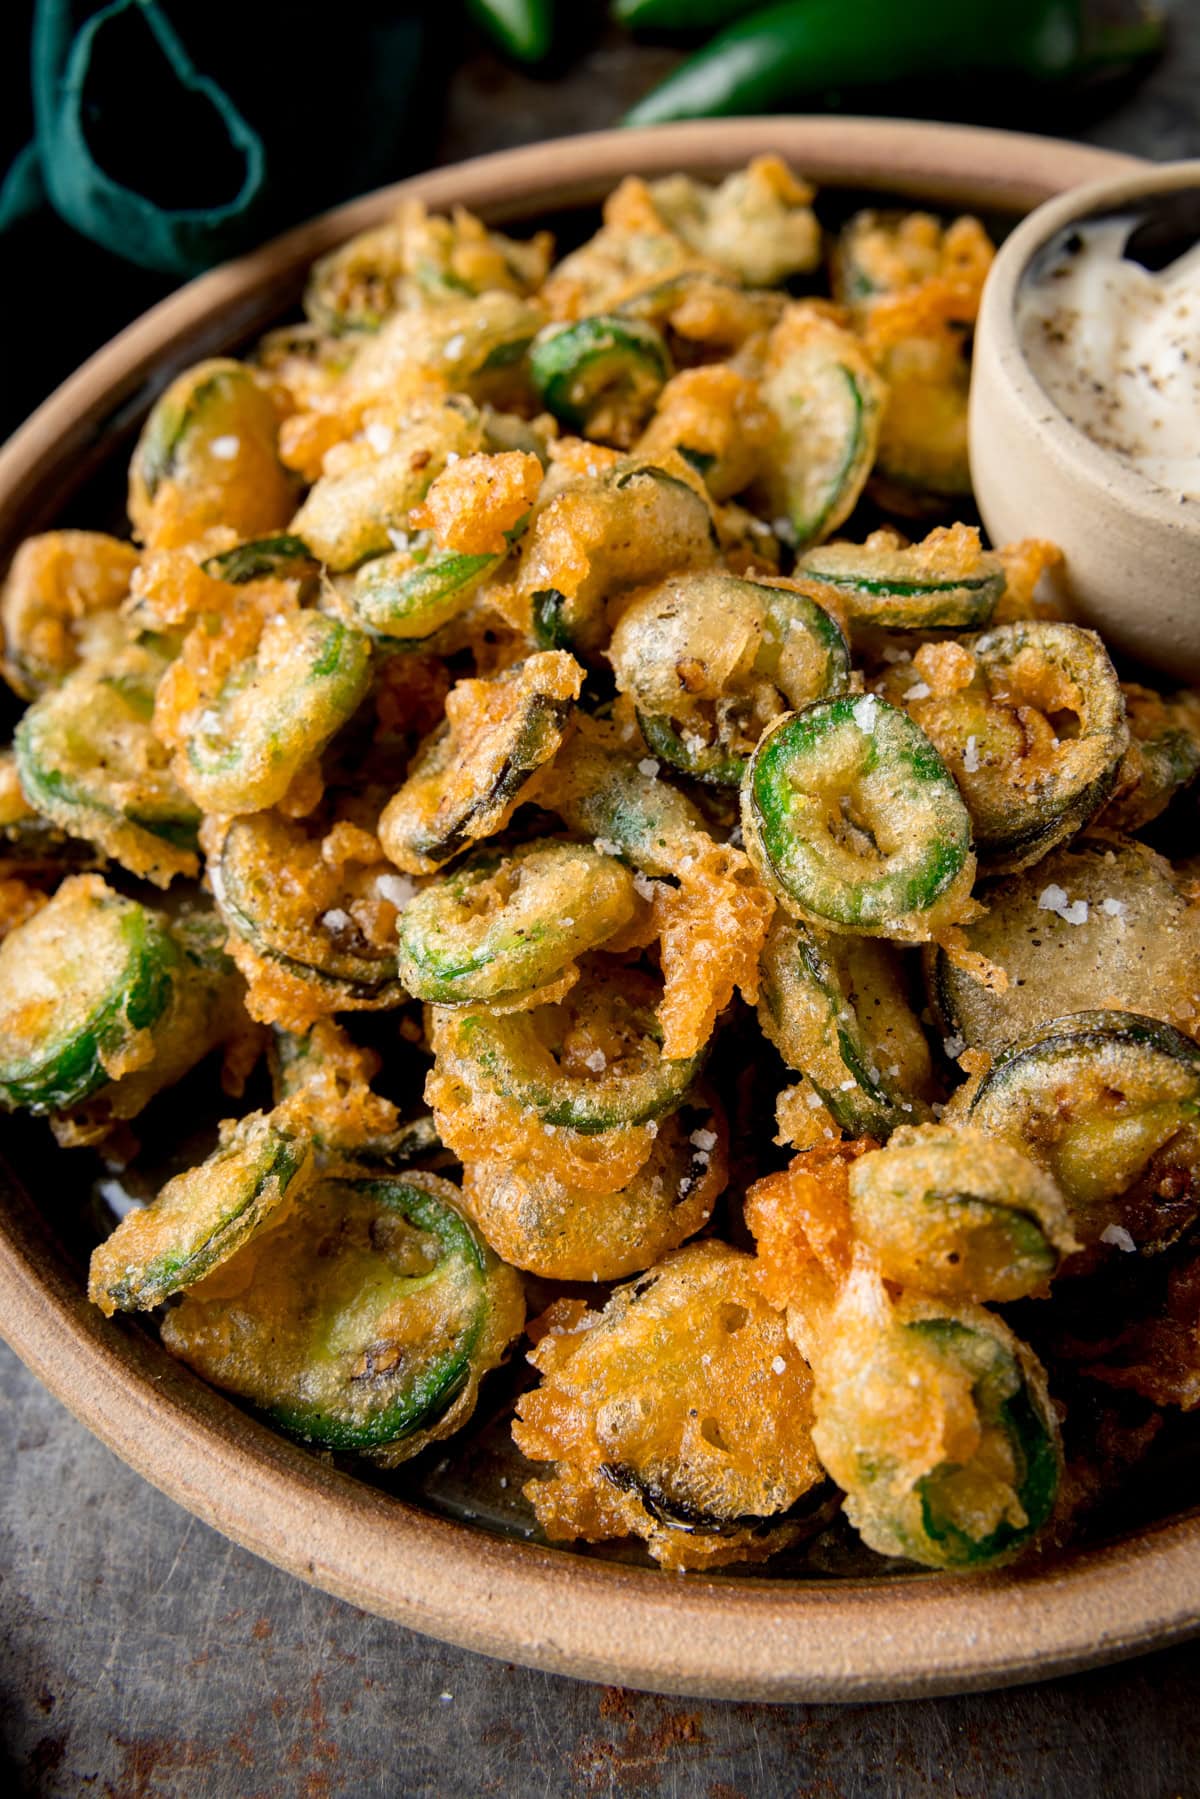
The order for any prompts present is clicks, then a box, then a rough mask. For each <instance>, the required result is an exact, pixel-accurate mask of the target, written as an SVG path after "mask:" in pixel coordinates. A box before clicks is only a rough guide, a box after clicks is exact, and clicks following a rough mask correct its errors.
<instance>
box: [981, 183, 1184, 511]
mask: <svg viewBox="0 0 1200 1799" xmlns="http://www.w3.org/2000/svg"><path fill="white" fill-rule="evenodd" d="M1139 222H1140V221H1139V220H1138V219H1137V218H1118V219H1098V220H1094V221H1092V222H1089V223H1086V224H1081V225H1074V226H1071V227H1069V228H1068V229H1067V230H1065V231H1062V232H1060V233H1059V235H1058V236H1057V237H1056V238H1054V239H1052V240H1051V242H1050V243H1049V244H1048V245H1047V246H1046V248H1045V249H1044V250H1043V251H1042V253H1041V254H1040V255H1039V256H1038V257H1037V259H1036V260H1035V262H1034V263H1033V264H1032V265H1031V267H1030V270H1029V272H1028V274H1027V275H1026V276H1025V279H1024V281H1023V282H1022V283H1021V287H1020V290H1019V292H1018V295H1017V316H1016V323H1017V332H1018V335H1019V337H1020V341H1021V347H1022V349H1023V350H1024V352H1025V356H1026V359H1027V360H1028V362H1029V366H1030V368H1031V369H1032V370H1033V372H1034V374H1035V375H1036V376H1037V378H1038V380H1039V382H1040V383H1041V385H1042V386H1043V387H1044V388H1045V390H1046V392H1047V394H1049V396H1050V398H1051V399H1052V400H1053V401H1054V403H1055V405H1056V406H1057V407H1058V408H1059V410H1060V411H1061V412H1064V413H1065V414H1066V416H1067V418H1069V419H1070V421H1071V423H1072V424H1073V425H1077V426H1078V428H1079V429H1080V430H1081V431H1083V432H1084V433H1085V434H1086V435H1087V436H1088V437H1090V438H1091V439H1092V441H1093V443H1097V444H1099V445H1100V446H1101V447H1102V448H1103V449H1106V450H1115V451H1116V453H1117V454H1118V455H1119V456H1122V457H1124V458H1125V459H1126V460H1127V461H1128V462H1131V463H1132V464H1133V465H1134V466H1135V467H1136V468H1138V469H1139V470H1140V471H1141V473H1142V474H1144V475H1146V476H1147V477H1148V479H1150V480H1151V481H1154V482H1156V483H1157V484H1158V486H1159V487H1162V488H1164V489H1165V490H1166V491H1167V492H1168V493H1172V494H1175V495H1177V496H1178V497H1179V498H1180V499H1185V498H1186V499H1189V500H1200V244H1197V245H1194V246H1193V248H1192V249H1190V250H1188V251H1187V252H1186V254H1185V255H1183V256H1180V257H1179V258H1178V259H1177V260H1176V261H1175V262H1173V263H1171V264H1169V266H1168V267H1167V268H1165V269H1162V270H1161V271H1159V272H1158V273H1157V274H1154V273H1152V272H1151V271H1150V270H1149V269H1144V268H1143V267H1142V266H1141V264H1140V263H1136V262H1130V261H1127V260H1126V259H1125V258H1124V257H1123V256H1122V254H1121V252H1122V251H1123V249H1124V247H1125V242H1126V239H1127V238H1128V237H1129V234H1130V232H1131V231H1132V230H1133V229H1134V228H1135V226H1136V225H1137V224H1138V223H1139Z"/></svg>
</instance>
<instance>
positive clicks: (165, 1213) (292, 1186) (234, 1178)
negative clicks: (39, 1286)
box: [88, 1112, 313, 1318]
mask: <svg viewBox="0 0 1200 1799" xmlns="http://www.w3.org/2000/svg"><path fill="white" fill-rule="evenodd" d="M312 1174H313V1162H312V1143H311V1140H310V1139H309V1138H308V1137H307V1136H305V1135H304V1134H303V1133H297V1132H296V1131H295V1130H294V1129H292V1128H290V1127H289V1125H288V1123H287V1121H286V1119H285V1118H283V1117H282V1116H277V1115H276V1114H273V1113H269V1114H268V1113H262V1112H252V1113H251V1114H250V1116H249V1117H247V1118H243V1119H241V1120H239V1121H238V1122H236V1123H234V1122H229V1123H227V1124H225V1125H224V1126H223V1127H222V1135H221V1143H220V1146H219V1148H217V1149H216V1150H214V1151H213V1153H212V1155H211V1156H209V1157H208V1159H207V1160H206V1161H204V1162H201V1164H200V1166H199V1167H198V1168H189V1169H188V1170H187V1171H186V1172H185V1173H183V1174H177V1175H176V1176H175V1178H174V1180H171V1181H168V1182H167V1184H166V1186H165V1187H164V1188H163V1190H162V1192H161V1193H160V1194H159V1195H158V1197H157V1199H155V1200H153V1201H152V1202H151V1203H150V1205H148V1206H143V1207H141V1208H140V1209H139V1210H137V1211H133V1212H128V1213H126V1215H125V1217H124V1218H123V1219H122V1220H121V1222H120V1224H119V1225H118V1226H117V1228H116V1230H115V1231H114V1232H113V1233H112V1235H111V1237H108V1238H107V1239H106V1240H105V1241H104V1242H103V1243H102V1244H101V1245H100V1246H99V1248H98V1249H96V1250H94V1251H93V1252H92V1262H91V1271H90V1275H89V1280H88V1297H89V1299H91V1301H92V1303H93V1304H94V1305H98V1306H99V1307H100V1310H101V1311H102V1312H103V1313H104V1314H105V1316H106V1317H108V1318H111V1317H112V1315H113V1313H114V1312H116V1311H123V1312H133V1311H140V1312H148V1311H152V1310H153V1309H154V1307H155V1306H159V1305H161V1304H162V1303H163V1301H164V1300H166V1299H169V1298H170V1297H171V1295H172V1294H173V1293H181V1292H183V1291H184V1290H185V1289H186V1288H188V1287H192V1286H194V1285H195V1284H196V1282H197V1281H199V1280H201V1279H202V1278H203V1277H204V1276H205V1275H206V1274H209V1273H211V1272H212V1270H213V1269H214V1268H217V1267H219V1266H220V1264H221V1263H222V1262H225V1261H228V1259H229V1257H230V1256H232V1255H233V1254H234V1252H235V1251H236V1250H238V1249H240V1248H241V1246H242V1245H243V1244H244V1243H247V1242H249V1241H250V1239H251V1238H252V1237H253V1236H254V1234H255V1233H256V1232H257V1231H259V1230H261V1228H262V1227H263V1225H264V1224H265V1223H266V1222H267V1221H268V1220H269V1219H270V1217H271V1215H272V1214H273V1213H274V1212H275V1211H276V1209H277V1208H278V1207H279V1206H281V1205H282V1204H283V1202H284V1200H285V1199H288V1198H289V1197H291V1198H294V1197H295V1195H296V1194H297V1193H299V1192H300V1191H301V1189H302V1188H303V1187H304V1186H305V1185H306V1184H307V1183H308V1182H309V1181H310V1180H311V1179H312Z"/></svg>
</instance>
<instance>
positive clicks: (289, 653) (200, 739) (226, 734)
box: [180, 612, 371, 813]
mask: <svg viewBox="0 0 1200 1799" xmlns="http://www.w3.org/2000/svg"><path fill="white" fill-rule="evenodd" d="M370 664H371V649H370V644H369V643H368V641H367V639H366V638H365V637H364V636H363V634H362V632H361V631H353V630H351V629H350V628H349V627H348V626H346V625H343V624H340V623H339V622H338V620H336V619H332V618H328V617H326V615H325V614H324V613H322V612H291V613H281V614H280V615H279V616H278V617H277V618H273V619H271V620H270V621H269V623H268V624H267V627H266V630H265V631H264V632H263V634H262V639H261V641H260V643H259V647H258V652H257V654H256V655H255V656H254V657H252V658H251V659H250V660H249V661H248V662H244V663H242V664H241V666H240V667H239V668H237V669H236V670H235V671H234V673H233V674H232V675H231V676H230V677H229V679H228V680H227V681H226V682H225V684H224V686H223V688H222V689H221V692H220V693H219V694H218V695H217V696H216V698H215V700H214V703H213V704H212V705H211V706H210V707H208V708H206V709H205V711H204V712H203V713H202V714H201V715H200V718H199V719H198V720H197V721H196V723H195V725H194V727H193V729H192V731H191V732H190V734H189V736H188V740H187V748H186V752H185V754H184V756H183V757H182V758H181V759H180V778H181V779H182V780H183V782H184V784H185V785H186V787H187V789H188V792H189V793H190V794H191V795H192V797H193V798H194V799H195V800H196V801H197V802H198V803H199V804H200V805H202V806H204V807H205V808H206V809H207V810H208V811H210V812H216V813H230V812H233V813H237V812H259V811H262V810H264V809H265V808H266V807H268V806H274V805H277V804H278V802H279V801H280V800H281V799H282V798H283V796H284V794H285V793H286V792H287V790H288V788H289V787H290V786H291V783H292V780H293V778H294V776H295V775H296V774H298V773H299V771H300V769H301V768H302V767H303V765H304V764H305V763H306V762H308V761H309V760H311V759H312V758H313V757H315V756H316V755H318V754H319V753H320V751H321V750H322V749H324V747H325V745H326V744H327V743H328V742H329V739H330V738H331V737H332V736H333V734H334V732H335V731H337V729H338V727H339V726H340V725H342V724H344V723H345V721H346V720H347V719H348V718H349V717H350V715H351V714H352V713H353V711H354V710H355V708H356V707H357V705H358V703H359V701H360V700H361V699H362V698H363V696H364V694H365V693H366V691H367V684H368V681H369V679H370Z"/></svg>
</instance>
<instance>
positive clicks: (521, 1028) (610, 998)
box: [448, 971, 704, 1136]
mask: <svg viewBox="0 0 1200 1799" xmlns="http://www.w3.org/2000/svg"><path fill="white" fill-rule="evenodd" d="M654 999H655V996H654V995H653V993H652V992H651V991H650V988H649V984H648V983H646V982H645V980H644V979H639V978H638V977H637V976H636V975H633V974H631V973H630V972H629V971H622V974H621V977H620V984H619V986H618V984H617V982H616V981H613V980H611V979H609V980H605V979H603V978H601V977H599V976H596V975H595V974H593V976H592V978H591V979H589V980H586V981H583V982H581V983H580V985H579V986H578V987H575V988H573V989H572V991H571V992H570V993H569V994H568V995H567V996H566V998H565V1000H564V1001H563V1002H562V1003H561V1004H560V1005H558V1006H539V1007H537V1008H536V1010H535V1011H533V1012H517V1013H512V1014H508V1015H504V1016H489V1015H487V1014H485V1013H482V1012H470V1011H469V1012H467V1013H465V1014H462V1015H459V1014H456V1015H454V1017H453V1019H452V1020H451V1021H450V1022H449V1027H448V1028H449V1029H450V1031H452V1033H453V1041H454V1054H455V1056H456V1057H457V1059H458V1062H459V1065H460V1067H462V1068H463V1069H464V1070H466V1071H467V1072H468V1078H470V1079H471V1080H472V1082H473V1084H474V1083H479V1084H482V1085H483V1086H485V1087H491V1088H492V1089H493V1090H494V1091H495V1092H497V1093H499V1094H501V1095H502V1096H503V1097H504V1098H505V1099H510V1100H512V1101H513V1102H514V1103H515V1104H517V1105H518V1106H520V1107H522V1108H526V1107H527V1108H529V1109H530V1110H531V1111H532V1112H533V1113H534V1114H535V1115H536V1116H537V1117H538V1118H539V1119H540V1120H541V1121H542V1123H543V1124H552V1125H565V1126H566V1127H567V1128H568V1129H570V1130H573V1131H579V1132H580V1133H581V1134H582V1135H584V1136H593V1135H595V1134H596V1133H598V1132H601V1131H610V1130H613V1129H615V1128H617V1127H619V1126H623V1125H637V1124H646V1123H648V1122H649V1121H651V1120H653V1119H656V1118H661V1117H663V1116H664V1115H665V1114H666V1113H668V1112H671V1111H674V1110H675V1108H676V1107H677V1106H678V1105H679V1103H680V1101H681V1100H682V1098H683V1095H684V1094H685V1093H686V1092H687V1089H688V1088H689V1086H690V1085H691V1083H692V1081H693V1080H694V1078H695V1076H696V1073H697V1071H698V1069H699V1067H700V1065H701V1063H702V1062H703V1060H704V1051H700V1052H698V1053H697V1054H696V1055H694V1056H688V1057H685V1058H681V1059H680V1060H677V1061H668V1060H667V1059H666V1058H665V1057H664V1056H663V1054H662V1051H661V1050H660V1048H659V1041H660V1035H661V1033H660V1031H659V1027H658V1022H657V1019H656V1018H655V1013H654Z"/></svg>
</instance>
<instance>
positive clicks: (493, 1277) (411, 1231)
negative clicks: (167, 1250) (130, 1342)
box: [163, 1171, 525, 1467]
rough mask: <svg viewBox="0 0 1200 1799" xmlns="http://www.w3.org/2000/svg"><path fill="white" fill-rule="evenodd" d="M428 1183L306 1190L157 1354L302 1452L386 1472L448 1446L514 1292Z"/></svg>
mask: <svg viewBox="0 0 1200 1799" xmlns="http://www.w3.org/2000/svg"><path fill="white" fill-rule="evenodd" d="M458 1203H459V1199H458V1193H457V1189H456V1188H454V1187H453V1186H451V1184H450V1182H449V1181H444V1180H439V1179H438V1177H437V1176H436V1175H431V1174H418V1173H408V1174H405V1175H403V1176H400V1175H365V1174H359V1173H355V1172H353V1171H348V1172H347V1173H346V1174H345V1175H344V1176H342V1177H341V1178H334V1177H332V1176H330V1177H327V1178H325V1179H323V1180H320V1181H318V1182H317V1183H316V1184H315V1185H314V1186H311V1187H309V1188H308V1190H307V1191H306V1192H305V1193H304V1194H303V1195H302V1196H301V1197H300V1200H299V1203H298V1204H297V1205H296V1207H295V1208H293V1209H291V1210H290V1211H289V1213H288V1216H287V1218H286V1220H285V1221H284V1222H283V1223H282V1224H281V1225H279V1226H278V1228H276V1229H273V1230H271V1231H270V1232H269V1233H268V1234H267V1235H266V1236H265V1237H264V1236H259V1237H258V1238H256V1239H252V1240H251V1241H250V1242H249V1243H248V1244H246V1245H245V1246H244V1247H243V1249H242V1250H241V1252H240V1254H239V1255H237V1256H235V1257H234V1258H233V1259H232V1261H230V1262H228V1263H227V1264H226V1265H225V1266H224V1268H222V1269H221V1270H220V1271H219V1273H218V1274H217V1275H216V1276H215V1277H210V1278H209V1279H208V1280H207V1281H205V1282H204V1283H203V1284H202V1285H201V1286H199V1287H198V1288H197V1289H195V1290H194V1291H193V1292H191V1293H189V1294H188V1295H187V1296H186V1298H185V1299H184V1300H183V1302H182V1304H181V1305H179V1306H177V1307H176V1308H175V1309H174V1310H173V1311H171V1312H170V1313H168V1315H167V1317H166V1318H165V1319H164V1321H163V1341H164V1342H165V1343H166V1345H167V1347H168V1348H169V1349H170V1350H171V1351H172V1352H173V1353H174V1354H175V1355H177V1356H179V1357H180V1358H181V1359H182V1360H183V1361H185V1362H187V1363H188V1364H189V1365H190V1366H191V1367H193V1368H195V1369H196V1371H197V1373H199V1374H202V1375H203V1376H204V1377H205V1379H206V1380H210V1381H212V1382H213V1384H214V1385H215V1386H218V1387H224V1388H226V1389H227V1390H228V1391H230V1392H232V1393H236V1394H238V1395H239V1396H240V1397H241V1398H243V1399H247V1400H249V1401H250V1403H251V1404H252V1405H254V1406H255V1407H256V1408H257V1409H258V1410H259V1411H261V1412H263V1413H264V1414H265V1415H266V1416H267V1417H268V1418H270V1419H271V1420H272V1421H273V1422H274V1423H276V1424H278V1425H280V1426H281V1428H282V1429H284V1430H286V1431H287V1432H288V1433H289V1434H290V1435H292V1436H295V1437H299V1438H300V1440H301V1441H302V1442H305V1443H312V1444H316V1445H319V1446H320V1447H321V1448H324V1449H338V1450H349V1451H354V1452H357V1453H358V1454H360V1455H365V1456H368V1457H370V1458H371V1460H373V1461H376V1462H379V1463H381V1464H382V1465H384V1466H385V1467H390V1466H394V1465H395V1464H396V1463H397V1462H402V1461H405V1460H407V1459H408V1457H410V1456H413V1455H416V1454H417V1452H418V1451H419V1450H421V1449H423V1448H424V1447H425V1445H426V1444H427V1443H430V1442H433V1441H435V1440H436V1439H437V1438H439V1437H445V1436H449V1435H450V1434H451V1432H453V1431H455V1430H457V1429H459V1427H460V1426H461V1425H462V1424H464V1423H465V1422H466V1420H467V1419H468V1418H469V1417H470V1415H471V1413H472V1412H473V1411H474V1409H475V1400H476V1396H477V1393H478V1390H479V1382H480V1379H481V1378H482V1376H483V1375H484V1374H486V1373H487V1372H488V1370H489V1369H491V1368H494V1367H496V1366H497V1364H498V1363H499V1362H500V1361H501V1359H502V1358H503V1356H504V1354H505V1352H506V1350H507V1348H508V1345H509V1343H510V1342H511V1341H512V1339H513V1338H514V1337H515V1336H516V1335H517V1333H518V1332H519V1330H520V1328H521V1323H522V1320H523V1318H524V1312H525V1306H524V1300H523V1296H522V1293H521V1285H520V1281H519V1278H518V1277H517V1275H515V1274H514V1273H513V1272H512V1270H511V1269H508V1268H505V1267H504V1266H503V1265H502V1264H500V1263H498V1262H497V1261H496V1259H495V1257H494V1256H493V1255H492V1254H491V1252H490V1250H489V1249H488V1248H487V1246H486V1245H485V1244H484V1243H483V1242H482V1241H481V1240H480V1238H479V1237H478V1236H477V1235H476V1233H475V1231H474V1230H473V1229H472V1227H471V1226H470V1225H469V1224H468V1223H467V1222H466V1220H465V1219H464V1218H463V1216H462V1215H461V1213H460V1211H459V1210H458Z"/></svg>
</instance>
